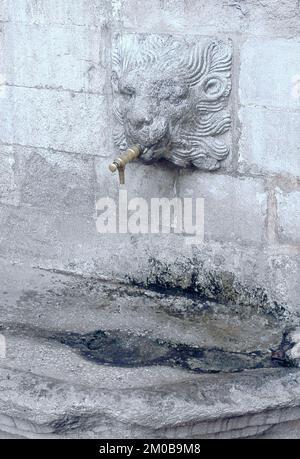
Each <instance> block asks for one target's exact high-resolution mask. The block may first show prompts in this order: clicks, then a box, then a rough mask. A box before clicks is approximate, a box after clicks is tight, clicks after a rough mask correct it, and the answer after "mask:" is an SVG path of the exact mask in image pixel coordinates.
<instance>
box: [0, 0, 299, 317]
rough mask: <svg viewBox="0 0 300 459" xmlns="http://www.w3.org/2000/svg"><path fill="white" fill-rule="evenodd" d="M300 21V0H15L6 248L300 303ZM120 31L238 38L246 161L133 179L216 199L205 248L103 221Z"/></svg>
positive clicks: (117, 273) (102, 271)
mask: <svg viewBox="0 0 300 459" xmlns="http://www.w3.org/2000/svg"><path fill="white" fill-rule="evenodd" d="M147 4H148V5H147ZM299 27H300V6H299V2H298V1H297V0H285V1H282V0H281V1H279V0H264V1H261V0H243V1H242V0H240V1H233V0H228V1H225V0H224V1H219V0H209V1H207V0H76V1H71V0H65V1H59V0H47V1H46V0H0V31H1V33H0V62H1V71H0V73H1V83H2V84H1V87H0V88H1V93H0V156H1V158H0V159H1V161H0V214H1V217H0V256H1V257H3V258H6V259H9V260H11V261H13V262H22V263H24V265H31V266H39V267H42V268H45V269H58V270H63V271H67V272H76V273H83V274H88V275H97V276H105V277H108V278H118V279H121V280H124V281H127V282H128V281H131V282H137V283H142V284H147V285H151V286H152V287H153V288H161V287H172V288H178V289H182V290H186V289H188V290H189V291H190V290H193V291H198V292H199V294H201V295H202V296H203V298H204V299H205V298H210V299H213V300H217V301H221V300H222V301H232V302H240V303H241V304H243V303H249V302H250V303H253V304H254V305H261V304H262V303H266V302H267V303H269V304H270V306H271V307H277V308H278V307H279V308H280V307H281V306H283V307H285V308H287V309H288V310H290V311H298V310H299V296H300V286H299V278H300V272H299V271H300V270H299V267H300V254H299V239H300V236H299V235H300V231H299V230H300V212H299V197H300V183H299V176H300V154H299V148H300V135H299V131H300V118H299V109H300V38H299ZM117 32H118V33H119V32H127V33H128V32H129V33H140V32H143V33H158V34H160V33H163V34H166V33H170V34H176V35H180V36H184V35H189V34H193V36H195V35H199V37H200V36H201V37H215V36H217V37H220V38H223V39H228V38H229V39H231V40H232V42H233V47H234V64H233V87H232V92H231V106H232V107H233V108H232V111H233V123H232V151H231V158H230V164H231V167H230V168H227V169H226V170H224V169H221V170H220V171H218V172H214V173H209V172H201V171H191V170H189V169H187V170H178V169H176V168H175V167H173V166H170V165H165V164H164V165H160V164H155V165H151V166H147V165H144V164H141V163H136V164H132V165H130V166H129V167H128V170H127V172H126V173H127V184H128V185H127V189H128V194H129V196H137V195H139V196H144V197H147V198H151V197H160V196H164V197H173V196H179V197H183V196H190V195H191V194H192V195H195V196H202V197H204V198H205V242H204V244H202V245H197V246H193V245H188V244H186V240H185V238H184V237H183V236H182V235H174V234H170V235H168V234H166V235H159V234H158V235H152V236H150V235H130V234H115V235H100V234H99V233H98V232H97V230H96V224H95V222H96V210H95V202H96V200H97V198H98V197H100V196H104V195H109V196H110V197H114V196H117V193H118V183H117V179H116V177H114V176H112V175H111V174H110V172H109V171H108V168H107V166H108V163H109V162H110V160H111V159H112V158H114V157H115V154H116V150H115V148H114V146H113V143H112V132H111V131H112V128H111V127H112V111H111V105H112V95H111V87H110V69H111V48H112V39H113V36H114V34H115V33H117Z"/></svg>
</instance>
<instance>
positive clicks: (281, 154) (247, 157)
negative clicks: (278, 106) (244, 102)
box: [239, 107, 300, 176]
mask: <svg viewBox="0 0 300 459" xmlns="http://www.w3.org/2000/svg"><path fill="white" fill-rule="evenodd" d="M240 120H241V123H242V134H241V138H240V142H239V154H240V159H239V168H240V170H241V171H243V172H245V173H247V172H251V173H254V174H255V173H264V174H267V173H271V174H272V173H279V174H280V173H281V174H283V175H285V174H292V175H295V176H299V175H300V155H299V152H300V137H299V134H298V133H299V130H300V118H299V113H297V112H287V111H274V110H270V109H268V108H258V107H256V108H252V107H251V108H249V107H246V108H242V109H241V110H240Z"/></svg>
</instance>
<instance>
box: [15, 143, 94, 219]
mask: <svg viewBox="0 0 300 459" xmlns="http://www.w3.org/2000/svg"><path fill="white" fill-rule="evenodd" d="M14 151H15V152H16V155H17V157H18V160H19V165H18V176H19V182H20V192H21V198H20V203H21V205H25V206H31V207H36V208H39V209H42V210H44V211H45V212H46V213H49V214H52V213H57V212H60V213H65V214H70V215H78V216H80V215H81V216H83V215H86V216H87V217H89V218H91V217H92V216H93V215H94V212H95V183H94V180H95V173H94V161H93V158H91V157H90V156H80V155H75V154H73V155H71V154H65V153H61V152H59V153H55V152H50V151H47V150H42V149H34V148H27V149H25V150H24V148H21V147H15V148H14Z"/></svg>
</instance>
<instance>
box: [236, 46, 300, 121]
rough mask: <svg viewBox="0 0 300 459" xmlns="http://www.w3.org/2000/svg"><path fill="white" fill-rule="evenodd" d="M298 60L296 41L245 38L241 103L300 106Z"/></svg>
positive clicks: (299, 53)
mask: <svg viewBox="0 0 300 459" xmlns="http://www.w3.org/2000/svg"><path fill="white" fill-rule="evenodd" d="M299 60H300V43H299V41H296V40H295V41H292V40H263V39H258V38H257V39H249V40H247V41H246V42H245V43H244V44H243V46H242V48H241V73H240V85H239V93H240V101H241V103H242V104H244V105H249V104H255V105H260V106H265V105H267V106H270V107H278V108H289V109H293V108H295V109H296V108H297V109H298V108H300V72H299V65H298V62H299ZM283 116H285V115H283Z"/></svg>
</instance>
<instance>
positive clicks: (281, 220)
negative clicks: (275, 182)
mask: <svg viewBox="0 0 300 459" xmlns="http://www.w3.org/2000/svg"><path fill="white" fill-rule="evenodd" d="M277 203H278V204H277V206H278V234H279V239H280V241H281V242H287V243H292V244H293V243H294V244H299V243H300V212H299V203H300V191H294V192H291V193H283V192H281V193H277Z"/></svg>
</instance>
